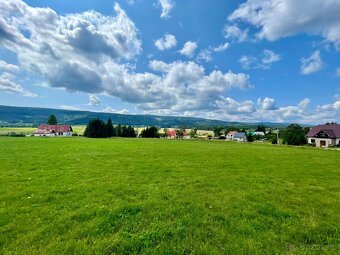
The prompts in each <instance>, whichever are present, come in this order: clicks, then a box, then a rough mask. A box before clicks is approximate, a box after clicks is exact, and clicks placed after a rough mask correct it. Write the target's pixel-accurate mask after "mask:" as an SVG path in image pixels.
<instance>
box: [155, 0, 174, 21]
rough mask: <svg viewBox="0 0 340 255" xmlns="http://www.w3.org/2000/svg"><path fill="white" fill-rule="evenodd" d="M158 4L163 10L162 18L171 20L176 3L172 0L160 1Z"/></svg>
mask: <svg viewBox="0 0 340 255" xmlns="http://www.w3.org/2000/svg"><path fill="white" fill-rule="evenodd" d="M158 4H159V5H160V6H161V8H162V13H161V18H169V17H170V11H171V10H172V8H174V6H175V3H174V2H173V1H172V0H158Z"/></svg>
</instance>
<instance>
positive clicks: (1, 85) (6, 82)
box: [0, 73, 37, 97]
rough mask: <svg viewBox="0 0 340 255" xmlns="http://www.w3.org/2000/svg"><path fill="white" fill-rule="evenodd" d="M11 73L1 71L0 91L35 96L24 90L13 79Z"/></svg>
mask: <svg viewBox="0 0 340 255" xmlns="http://www.w3.org/2000/svg"><path fill="white" fill-rule="evenodd" d="M13 79H14V77H13V75H11V74H9V73H3V74H1V75H0V91H5V92H10V93H14V94H18V95H21V96H26V97H37V95H36V94H34V93H32V92H30V91H27V90H25V89H24V88H23V87H22V86H21V85H20V84H18V83H16V82H15V81H13Z"/></svg>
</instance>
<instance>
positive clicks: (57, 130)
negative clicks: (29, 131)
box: [33, 124, 73, 136]
mask: <svg viewBox="0 0 340 255" xmlns="http://www.w3.org/2000/svg"><path fill="white" fill-rule="evenodd" d="M72 133H73V129H72V127H71V126H70V125H47V124H41V125H40V126H39V127H38V129H37V130H35V131H34V132H33V135H34V136H72Z"/></svg>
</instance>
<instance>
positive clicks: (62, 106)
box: [59, 105, 83, 111]
mask: <svg viewBox="0 0 340 255" xmlns="http://www.w3.org/2000/svg"><path fill="white" fill-rule="evenodd" d="M59 108H60V109H63V110H70V111H83V109H81V108H78V107H76V106H72V105H60V106H59Z"/></svg>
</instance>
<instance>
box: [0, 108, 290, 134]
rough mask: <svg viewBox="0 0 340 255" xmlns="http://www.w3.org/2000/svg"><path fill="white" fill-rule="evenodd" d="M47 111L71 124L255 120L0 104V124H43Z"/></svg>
mask: <svg viewBox="0 0 340 255" xmlns="http://www.w3.org/2000/svg"><path fill="white" fill-rule="evenodd" d="M50 114H55V115H56V116H57V119H58V121H59V123H63V124H71V125H86V124H87V123H88V122H89V120H91V119H93V118H101V119H104V120H106V119H108V118H109V117H110V118H111V119H112V122H113V123H114V124H118V123H121V124H123V125H133V126H151V125H155V126H160V127H176V126H178V127H192V128H194V127H196V128H211V127H213V126H235V127H255V126H256V125H257V124H258V123H242V122H227V121H220V120H209V119H202V118H191V117H173V116H155V115H131V114H130V115H129V114H116V113H102V112H90V111H74V110H60V109H48V108H34V107H13V106H2V105H0V124H1V125H2V126H10V125H12V126H13V125H14V126H16V125H20V124H21V125H23V124H24V123H25V124H28V125H38V124H40V123H45V122H46V120H47V118H48V116H49V115H50ZM264 124H265V125H266V126H271V127H279V126H285V124H281V123H280V124H275V123H264Z"/></svg>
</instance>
